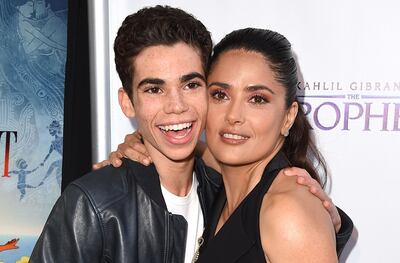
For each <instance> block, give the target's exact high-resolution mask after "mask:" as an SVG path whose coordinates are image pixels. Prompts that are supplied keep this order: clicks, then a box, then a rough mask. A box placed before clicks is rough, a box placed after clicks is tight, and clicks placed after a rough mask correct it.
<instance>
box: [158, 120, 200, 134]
mask: <svg viewBox="0 0 400 263" xmlns="http://www.w3.org/2000/svg"><path fill="white" fill-rule="evenodd" d="M159 127H160V129H161V130H163V131H166V132H167V131H180V130H183V129H187V128H190V127H192V123H190V122H186V123H180V124H172V125H165V126H159Z"/></svg>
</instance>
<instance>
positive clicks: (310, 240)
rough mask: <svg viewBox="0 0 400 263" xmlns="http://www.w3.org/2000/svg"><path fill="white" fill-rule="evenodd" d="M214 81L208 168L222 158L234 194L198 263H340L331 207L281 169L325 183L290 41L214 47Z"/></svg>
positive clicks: (248, 40)
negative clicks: (298, 91)
mask: <svg viewBox="0 0 400 263" xmlns="http://www.w3.org/2000/svg"><path fill="white" fill-rule="evenodd" d="M207 81H208V93H209V109H208V117H207V126H206V138H207V139H206V140H207V144H208V149H206V150H205V153H204V155H203V156H204V157H205V159H206V160H208V163H210V161H211V163H212V158H215V159H216V161H217V162H218V165H219V167H220V169H219V170H220V171H221V174H222V177H223V181H224V185H225V189H224V191H222V193H221V195H220V196H219V199H218V200H217V202H216V206H215V208H214V209H213V213H212V214H211V215H210V218H211V220H210V222H211V223H210V224H209V225H208V226H207V228H206V230H205V232H204V234H203V239H201V240H200V242H199V243H200V244H201V247H200V250H199V251H200V253H199V254H198V260H197V262H337V254H336V251H335V231H334V229H333V226H332V223H331V219H330V217H329V215H328V213H327V211H326V210H325V209H324V207H323V206H322V205H321V202H320V200H319V199H317V198H316V197H315V196H313V195H311V194H310V193H308V191H307V189H306V188H303V187H301V186H299V185H297V184H296V182H295V180H296V179H294V178H292V177H286V176H283V172H282V169H284V168H286V167H290V166H297V167H301V168H303V169H305V170H306V171H307V172H308V173H309V174H310V175H311V176H312V178H314V179H315V180H317V181H318V182H319V183H321V184H323V183H322V182H324V181H325V180H324V179H320V177H319V176H318V171H322V172H323V175H322V177H321V178H325V177H324V176H325V171H326V168H325V164H324V162H323V160H322V158H321V157H320V155H319V152H318V151H317V149H316V148H315V146H314V144H313V142H312V140H311V138H310V133H309V130H310V125H309V123H308V121H307V119H306V117H305V115H304V112H303V110H302V108H301V107H300V106H299V103H298V102H297V99H296V87H297V82H298V80H297V75H296V63H295V61H294V58H293V54H292V51H291V46H290V43H289V42H288V41H287V39H286V38H285V37H284V36H282V35H280V34H278V33H276V32H273V31H269V30H262V29H253V28H248V29H241V30H237V31H234V32H232V33H230V34H229V35H227V36H226V37H225V38H224V39H223V40H222V41H221V42H220V43H219V44H217V46H216V47H215V48H214V54H213V58H212V61H211V66H210V70H209V75H208V80H207ZM114 157H115V155H114ZM314 164H316V165H317V166H318V165H319V167H318V168H319V169H317V168H316V166H315V165H314Z"/></svg>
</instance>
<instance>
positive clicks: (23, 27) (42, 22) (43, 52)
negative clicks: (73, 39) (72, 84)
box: [17, 0, 66, 77]
mask: <svg viewBox="0 0 400 263" xmlns="http://www.w3.org/2000/svg"><path fill="white" fill-rule="evenodd" d="M17 10H18V11H19V16H18V34H19V36H20V38H21V42H22V47H23V48H24V51H25V53H26V54H27V55H28V56H34V59H35V60H39V61H37V62H38V63H37V64H38V66H40V67H42V68H43V70H45V71H48V72H50V73H51V74H57V75H59V76H61V77H62V76H64V61H65V56H66V47H65V35H66V34H65V33H66V25H65V23H64V22H63V21H62V20H61V18H59V17H58V16H57V15H56V14H55V13H54V12H53V11H52V10H51V6H50V3H48V2H47V1H44V0H33V1H31V0H29V1H27V2H26V3H24V4H23V5H21V6H18V7H17Z"/></svg>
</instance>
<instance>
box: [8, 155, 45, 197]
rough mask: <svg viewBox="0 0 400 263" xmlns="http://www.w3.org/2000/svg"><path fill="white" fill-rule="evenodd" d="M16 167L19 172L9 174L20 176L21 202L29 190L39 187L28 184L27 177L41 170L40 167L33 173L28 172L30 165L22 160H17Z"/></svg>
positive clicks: (18, 186)
mask: <svg viewBox="0 0 400 263" xmlns="http://www.w3.org/2000/svg"><path fill="white" fill-rule="evenodd" d="M16 166H17V168H18V169H19V170H14V171H10V172H9V173H10V174H16V175H18V183H17V188H18V190H19V192H20V193H21V195H20V197H19V200H22V199H23V198H24V196H25V194H26V189H27V188H36V187H37V186H33V185H30V184H27V183H26V176H27V175H28V174H31V173H34V172H35V171H36V170H37V169H39V166H38V167H36V168H35V169H33V170H31V171H27V170H26V168H28V164H27V163H26V161H25V160H24V159H22V158H21V159H18V160H17V162H16Z"/></svg>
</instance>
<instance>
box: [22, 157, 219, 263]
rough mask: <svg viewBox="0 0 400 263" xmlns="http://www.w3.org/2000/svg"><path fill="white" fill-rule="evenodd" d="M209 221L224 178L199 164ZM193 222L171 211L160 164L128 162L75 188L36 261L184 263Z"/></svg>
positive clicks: (58, 207)
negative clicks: (190, 227)
mask: <svg viewBox="0 0 400 263" xmlns="http://www.w3.org/2000/svg"><path fill="white" fill-rule="evenodd" d="M195 172H196V175H197V179H198V181H199V186H198V189H197V192H198V195H199V200H200V205H201V208H202V210H203V215H204V222H205V225H206V224H207V221H206V216H205V215H206V212H205V211H209V210H210V208H211V206H212V202H213V201H214V198H215V196H216V194H217V192H219V190H220V186H221V183H222V181H221V178H220V177H219V175H218V174H217V173H216V172H215V171H214V170H212V169H211V168H207V167H206V166H205V165H204V163H203V161H202V160H200V159H197V160H196V161H195ZM186 232H187V222H186V220H185V219H184V218H183V217H182V216H180V215H173V214H171V213H169V212H168V211H167V208H166V204H165V201H164V198H163V196H162V193H161V188H160V181H159V177H158V174H157V171H156V169H155V167H154V165H151V166H149V167H146V166H143V165H141V164H139V163H136V162H133V161H130V160H124V162H123V165H122V167H121V168H113V167H110V166H109V167H105V168H103V169H101V170H99V171H95V172H92V173H89V174H87V175H85V176H83V177H81V178H79V179H78V180H76V181H74V182H73V183H71V184H70V185H69V186H68V187H67V189H66V190H65V191H64V192H63V194H62V195H61V197H60V198H59V199H58V201H57V203H56V204H55V206H54V207H53V210H52V211H51V214H50V216H49V218H48V220H47V222H46V224H45V226H44V229H43V232H42V234H41V235H40V237H39V240H38V241H37V243H36V245H35V248H34V250H33V253H32V255H31V258H30V262H33V263H35V262H46V263H50V262H51V263H58V262H77V263H78V262H85V263H88V262H121V263H122V262H130V263H131V262H154V263H158V262H160V263H161V262H174V263H175V262H176V263H179V262H183V260H184V253H185V245H186Z"/></svg>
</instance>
